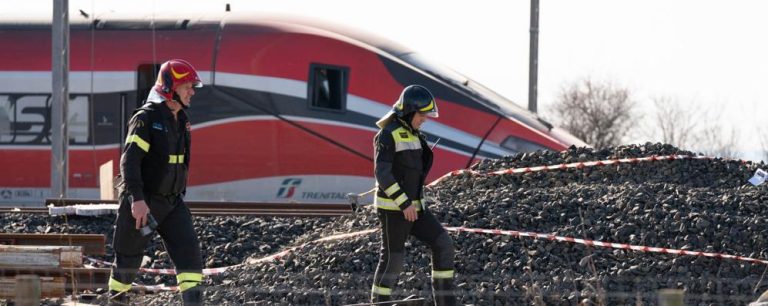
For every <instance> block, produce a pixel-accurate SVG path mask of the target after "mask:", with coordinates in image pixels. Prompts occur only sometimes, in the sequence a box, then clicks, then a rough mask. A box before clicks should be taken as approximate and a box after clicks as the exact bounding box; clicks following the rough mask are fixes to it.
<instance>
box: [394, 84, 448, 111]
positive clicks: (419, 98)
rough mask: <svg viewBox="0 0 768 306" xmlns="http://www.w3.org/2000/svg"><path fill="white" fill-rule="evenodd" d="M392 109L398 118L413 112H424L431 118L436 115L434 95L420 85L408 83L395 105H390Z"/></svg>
mask: <svg viewBox="0 0 768 306" xmlns="http://www.w3.org/2000/svg"><path fill="white" fill-rule="evenodd" d="M392 111H393V112H394V113H395V114H397V116H398V117H400V118H404V117H405V116H407V115H408V114H410V113H415V112H420V113H424V114H425V115H427V116H429V117H433V118H437V116H438V113H437V103H436V102H435V97H433V96H432V93H430V92H429V90H427V89H426V88H425V87H424V86H421V85H410V86H408V87H406V88H405V89H403V92H402V93H401V94H400V98H399V99H397V102H395V105H392Z"/></svg>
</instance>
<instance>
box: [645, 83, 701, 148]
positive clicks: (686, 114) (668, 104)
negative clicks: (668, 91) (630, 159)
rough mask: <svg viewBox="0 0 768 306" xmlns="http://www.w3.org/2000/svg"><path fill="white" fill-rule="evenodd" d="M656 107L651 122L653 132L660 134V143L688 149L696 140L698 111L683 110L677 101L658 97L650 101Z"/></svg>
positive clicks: (667, 97) (666, 97)
mask: <svg viewBox="0 0 768 306" xmlns="http://www.w3.org/2000/svg"><path fill="white" fill-rule="evenodd" d="M651 100H652V101H653V105H654V106H655V107H656V113H655V114H654V116H653V122H654V123H655V124H656V126H655V130H654V131H657V132H658V133H661V142H663V143H668V144H671V145H674V146H677V147H678V148H689V147H690V146H691V145H693V142H694V138H696V135H695V130H696V126H697V122H698V121H697V120H696V119H695V118H696V117H697V116H698V115H700V114H699V113H700V112H699V109H698V108H695V109H683V108H682V107H680V104H679V103H678V101H677V99H675V98H672V97H669V96H659V97H654V98H652V99H651Z"/></svg>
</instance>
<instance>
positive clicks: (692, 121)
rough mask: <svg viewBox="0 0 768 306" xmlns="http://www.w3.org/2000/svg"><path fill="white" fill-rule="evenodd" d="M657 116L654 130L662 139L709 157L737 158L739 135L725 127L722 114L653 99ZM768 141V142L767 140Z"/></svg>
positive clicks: (673, 101) (672, 100) (654, 120)
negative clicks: (722, 123)
mask: <svg viewBox="0 0 768 306" xmlns="http://www.w3.org/2000/svg"><path fill="white" fill-rule="evenodd" d="M652 100H653V104H654V106H656V113H655V114H654V116H652V117H653V123H654V124H655V125H654V126H653V128H652V130H653V132H655V133H656V134H657V135H658V133H660V134H661V135H660V138H661V139H660V140H661V141H662V142H664V143H668V144H672V145H674V146H677V147H678V148H681V149H687V150H694V151H699V152H701V153H703V154H705V155H709V156H719V157H737V155H739V154H738V150H737V147H738V142H739V141H738V138H739V134H738V132H737V131H736V130H735V129H733V128H731V129H730V130H727V129H725V128H724V127H723V126H722V125H721V123H720V122H721V121H720V114H721V112H712V111H710V110H708V109H706V108H701V107H690V108H683V107H682V106H681V105H680V103H679V102H678V100H677V99H676V98H672V97H668V96H663V97H656V98H653V99H652ZM766 140H768V139H766Z"/></svg>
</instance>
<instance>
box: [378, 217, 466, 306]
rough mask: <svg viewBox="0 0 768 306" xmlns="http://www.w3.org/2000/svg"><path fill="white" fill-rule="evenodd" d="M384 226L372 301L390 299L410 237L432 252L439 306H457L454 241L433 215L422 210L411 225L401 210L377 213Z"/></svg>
mask: <svg viewBox="0 0 768 306" xmlns="http://www.w3.org/2000/svg"><path fill="white" fill-rule="evenodd" d="M377 213H378V216H379V222H380V223H381V255H380V257H379V264H378V266H377V267H376V274H375V275H374V277H373V288H372V290H371V302H383V301H389V300H391V296H392V288H393V287H394V285H395V284H396V283H397V277H398V275H399V274H400V272H402V270H403V259H404V254H405V241H406V240H407V239H408V237H409V236H410V235H413V236H415V237H416V238H417V239H418V240H420V241H422V242H424V243H426V244H427V245H428V246H429V247H430V248H431V249H432V292H433V296H434V298H435V304H436V305H455V303H456V297H455V296H454V292H453V278H454V271H453V256H454V247H453V240H451V237H450V236H448V233H447V232H446V231H445V229H444V228H443V226H442V225H440V222H438V221H437V219H436V218H435V216H434V215H432V213H431V212H429V211H428V210H427V211H419V214H418V216H419V217H418V219H416V221H414V222H410V221H408V220H406V219H405V216H404V215H403V213H402V212H400V211H387V210H382V209H379V210H378V211H377Z"/></svg>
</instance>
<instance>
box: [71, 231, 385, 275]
mask: <svg viewBox="0 0 768 306" xmlns="http://www.w3.org/2000/svg"><path fill="white" fill-rule="evenodd" d="M377 230H378V229H368V230H363V231H359V232H353V233H346V234H338V235H331V236H328V237H323V238H319V239H316V240H312V241H309V242H306V243H304V244H301V245H298V246H294V247H290V248H288V249H285V250H282V251H280V252H278V253H275V254H272V255H269V256H266V257H262V258H259V259H250V260H248V261H247V263H248V264H254V263H260V262H265V261H274V260H280V259H281V258H282V257H284V256H285V255H288V254H289V253H291V252H293V251H296V250H298V249H301V248H304V247H306V246H307V245H310V244H313V243H319V242H326V241H332V240H340V239H344V238H349V237H354V236H359V235H365V234H370V233H373V232H375V231H377ZM83 258H85V259H86V260H88V261H90V262H94V263H98V264H102V265H106V266H110V267H111V266H113V265H114V264H113V263H111V262H107V261H103V260H99V259H96V258H91V257H87V256H83ZM242 265H245V264H244V263H242V264H237V265H233V266H227V267H219V268H209V269H203V275H215V274H219V273H224V272H225V271H227V270H228V269H231V268H234V267H239V266H242ZM139 271H140V272H144V273H151V274H163V275H176V269H150V268H140V269H139Z"/></svg>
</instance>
